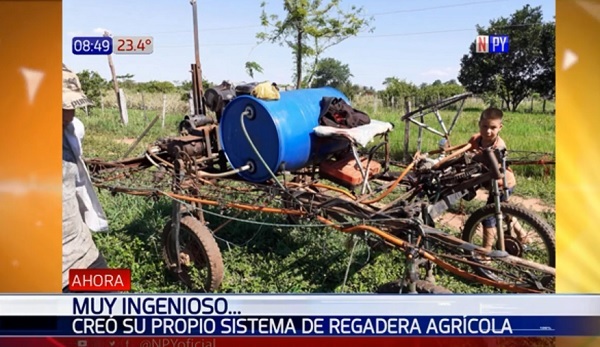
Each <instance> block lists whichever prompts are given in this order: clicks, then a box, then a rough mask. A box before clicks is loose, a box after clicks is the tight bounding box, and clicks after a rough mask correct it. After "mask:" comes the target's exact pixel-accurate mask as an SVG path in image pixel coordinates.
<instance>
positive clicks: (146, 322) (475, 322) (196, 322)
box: [0, 316, 600, 337]
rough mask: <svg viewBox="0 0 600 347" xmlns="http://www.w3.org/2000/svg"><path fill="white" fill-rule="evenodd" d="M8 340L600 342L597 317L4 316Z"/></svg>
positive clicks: (1, 329)
mask: <svg viewBox="0 0 600 347" xmlns="http://www.w3.org/2000/svg"><path fill="white" fill-rule="evenodd" d="M0 335H4V336H8V335H11V336H98V335H104V336H106V335H110V336H134V335H144V336H176V335H177V336H181V335H184V336H251V335H252V336H531V337H533V336H598V335H600V317H597V316H561V317H556V316H470V317H469V316H443V317H442V316H402V317H392V316H285V317H281V316H272V317H264V316H254V317H245V316H210V317H206V316H202V317H190V316H187V317H182V316H142V317H140V316H131V317H129V316H114V317H99V316H79V317H76V316H75V317H73V316H69V317H67V316H61V317H57V316H38V317H31V316H29V317H27V316H3V317H0Z"/></svg>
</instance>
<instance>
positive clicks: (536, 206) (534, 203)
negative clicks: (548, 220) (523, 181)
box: [476, 190, 556, 212]
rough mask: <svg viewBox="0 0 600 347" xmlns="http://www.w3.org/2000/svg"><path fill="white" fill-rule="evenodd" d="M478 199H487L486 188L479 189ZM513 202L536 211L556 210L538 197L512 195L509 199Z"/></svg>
mask: <svg viewBox="0 0 600 347" xmlns="http://www.w3.org/2000/svg"><path fill="white" fill-rule="evenodd" d="M476 199H477V200H481V201H487V199H488V192H487V191H485V190H479V191H477V197H476ZM508 200H509V201H510V202H511V203H512V204H515V205H521V206H523V207H525V208H526V209H528V210H532V211H535V212H556V210H555V208H554V206H550V205H548V204H546V203H545V202H543V201H542V200H540V199H537V198H524V197H521V196H518V195H512V196H511V197H510V198H509V199H508Z"/></svg>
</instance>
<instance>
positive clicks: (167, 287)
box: [78, 106, 555, 293]
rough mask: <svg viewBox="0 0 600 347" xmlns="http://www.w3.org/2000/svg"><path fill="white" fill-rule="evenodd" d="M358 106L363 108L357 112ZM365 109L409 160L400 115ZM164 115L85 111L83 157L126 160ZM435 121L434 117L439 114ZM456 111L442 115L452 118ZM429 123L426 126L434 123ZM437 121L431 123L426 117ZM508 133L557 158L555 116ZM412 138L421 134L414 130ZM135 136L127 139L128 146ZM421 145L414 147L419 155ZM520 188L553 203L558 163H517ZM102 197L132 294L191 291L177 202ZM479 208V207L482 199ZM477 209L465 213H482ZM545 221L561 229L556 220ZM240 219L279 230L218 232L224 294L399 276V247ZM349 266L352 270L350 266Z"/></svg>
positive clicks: (469, 117) (102, 244) (157, 132)
mask: <svg viewBox="0 0 600 347" xmlns="http://www.w3.org/2000/svg"><path fill="white" fill-rule="evenodd" d="M355 107H356V106H355ZM363 110H364V111H366V112H367V113H369V115H370V116H371V117H373V118H375V119H381V120H387V121H391V122H393V123H395V124H396V129H395V131H394V133H393V135H392V137H391V140H392V143H393V146H392V154H393V155H394V156H395V157H396V158H399V156H400V155H401V154H402V143H403V134H404V126H403V125H402V124H400V122H399V117H400V114H399V113H397V112H392V111H390V110H386V109H383V108H381V107H380V108H379V109H378V110H377V111H374V110H373V109H370V108H369V107H365V108H363ZM480 112H481V110H480V109H473V108H468V109H466V110H465V111H464V112H463V114H462V116H461V118H460V119H459V120H458V123H457V124H456V127H455V130H454V132H453V135H452V143H453V144H457V143H462V142H464V141H466V140H467V139H468V138H469V137H470V136H471V135H472V134H473V133H475V132H476V131H477V118H478V116H479V113H480ZM156 114H158V113H157V112H149V111H146V118H147V119H144V117H143V116H142V115H141V113H140V112H139V111H136V110H129V125H128V126H126V127H125V126H123V125H121V123H120V121H119V117H118V113H117V112H116V111H115V110H109V109H105V110H104V112H103V114H102V113H101V112H100V110H99V109H93V110H91V112H90V115H89V116H86V115H85V114H78V117H80V118H81V119H82V121H83V122H84V123H85V125H86V137H85V140H84V144H83V146H84V153H85V155H86V157H87V158H101V159H105V160H114V159H118V158H120V157H121V156H123V155H124V153H125V152H126V151H127V149H128V147H129V143H131V139H135V138H137V136H139V134H140V133H141V132H142V131H143V129H144V128H145V127H146V125H147V124H148V123H149V121H150V119H152V118H153V117H154V116H155V115H156ZM432 116H433V115H429V116H428V117H432ZM452 116H453V112H446V113H443V117H444V119H445V120H446V121H447V123H446V124H449V122H448V120H449V119H450V118H451V117H452ZM181 119H182V115H181V114H167V117H166V119H165V127H164V128H161V125H160V121H159V122H158V123H157V124H156V125H155V126H154V127H153V128H152V129H151V131H150V132H149V134H148V135H147V136H145V137H144V140H143V141H142V143H140V145H138V146H137V147H136V149H135V150H134V151H133V152H132V154H131V156H135V155H138V154H140V153H142V151H143V150H144V148H145V146H146V145H147V144H148V143H151V142H153V141H154V140H156V139H157V138H160V137H164V136H174V135H176V130H177V125H178V123H179V121H180V120H181ZM426 121H427V120H426ZM427 123H428V124H433V123H432V119H430V120H428V121H427ZM504 123H505V126H504V129H503V130H502V133H501V136H502V137H503V138H504V139H505V140H506V142H507V144H508V147H509V149H510V150H520V151H535V152H552V153H553V152H554V143H555V138H554V130H555V128H554V117H553V116H550V115H547V114H535V113H507V115H506V117H505V122H504ZM412 128H413V129H412V133H411V138H413V139H415V138H416V129H414V128H415V127H414V126H413V127H412ZM127 139H129V141H124V140H127ZM415 146H416V142H415V141H411V147H412V149H413V150H414V148H415ZM436 146H437V138H435V137H434V136H432V135H431V136H427V135H425V138H424V142H423V148H424V149H434V148H436ZM514 171H515V173H516V175H517V180H518V187H517V190H516V192H515V194H516V195H520V196H524V197H533V198H539V199H541V200H542V201H543V202H544V203H546V204H547V205H548V206H554V199H555V190H554V169H553V167H550V168H548V169H546V170H545V169H543V168H540V167H515V168H514ZM99 196H100V199H101V202H102V204H103V206H104V209H105V211H106V213H107V215H108V218H109V221H110V227H111V230H110V232H108V233H97V234H95V235H94V238H95V240H96V242H97V244H98V247H99V248H100V249H101V251H102V252H103V253H104V255H105V256H106V258H107V260H108V262H109V265H110V266H111V267H124V268H130V269H131V270H132V283H133V285H132V287H133V288H132V291H134V292H144V293H159V292H186V291H188V289H187V288H186V287H185V286H183V285H182V284H181V283H179V282H177V281H176V280H174V279H173V278H172V277H171V275H170V274H169V273H168V272H166V270H165V267H164V263H163V261H162V258H161V243H160V231H161V230H162V229H163V227H164V225H165V224H166V223H167V221H168V219H169V216H170V210H171V203H170V201H169V200H167V199H147V198H142V197H134V196H129V195H122V194H118V195H114V196H113V195H111V194H110V193H108V192H107V191H100V192H99ZM474 204H478V203H474ZM481 204H482V203H481ZM475 207H476V206H473V203H471V205H470V206H469V207H468V208H467V212H468V211H469V210H471V209H472V208H475ZM544 216H545V217H546V218H547V219H548V221H549V222H550V223H551V224H554V214H553V213H545V214H544ZM238 218H247V219H248V220H258V221H261V222H269V223H275V224H279V226H278V227H264V226H262V227H261V226H258V225H253V224H246V223H239V222H233V223H231V224H229V225H228V226H227V227H226V228H225V229H223V230H222V231H220V232H219V233H218V242H219V246H220V248H221V251H222V254H223V260H224V264H225V278H224V281H223V284H222V286H221V289H220V291H222V292H231V293H277V292H296V293H307V292H311V293H315V292H361V293H368V292H373V291H374V290H375V289H376V288H377V286H379V285H381V284H383V283H385V282H389V281H392V280H396V279H398V278H399V277H400V276H401V274H402V272H403V263H404V256H403V255H401V254H399V253H398V252H395V251H392V252H388V253H384V254H375V253H373V252H371V251H369V249H368V248H367V247H366V246H365V245H363V244H361V243H359V244H358V246H357V250H356V251H355V252H354V256H353V258H352V259H351V260H350V259H349V255H350V253H349V252H348V249H347V244H348V242H347V237H346V236H344V235H341V233H338V232H335V231H334V230H331V229H323V228H299V227H293V226H289V225H286V221H285V219H284V217H281V216H277V215H274V216H262V215H256V214H246V215H242V216H239V217H238ZM207 220H208V221H209V222H211V224H210V225H219V224H220V223H221V222H222V220H220V218H218V217H215V216H212V215H208V216H207ZM349 264H350V265H349ZM436 277H437V280H438V284H440V285H442V286H445V287H447V288H449V289H450V290H452V291H454V292H460V293H475V292H493V289H491V288H489V287H485V286H481V285H474V284H471V283H468V282H465V281H463V280H461V279H458V278H455V277H453V276H449V275H447V274H445V273H443V272H438V273H437V274H436Z"/></svg>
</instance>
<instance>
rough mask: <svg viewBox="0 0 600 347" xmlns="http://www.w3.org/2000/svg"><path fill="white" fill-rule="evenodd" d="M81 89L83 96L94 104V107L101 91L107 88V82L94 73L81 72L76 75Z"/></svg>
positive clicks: (98, 100) (97, 102)
mask: <svg viewBox="0 0 600 347" xmlns="http://www.w3.org/2000/svg"><path fill="white" fill-rule="evenodd" d="M77 77H79V82H80V83H81V89H83V92H84V93H85V95H86V96H87V97H88V98H89V99H90V100H92V101H93V102H94V105H99V104H100V102H101V100H100V98H101V97H102V94H103V91H104V90H105V89H106V88H107V87H108V82H107V81H106V80H105V79H104V78H102V76H100V74H99V73H97V72H96V71H90V70H83V71H81V72H79V73H77Z"/></svg>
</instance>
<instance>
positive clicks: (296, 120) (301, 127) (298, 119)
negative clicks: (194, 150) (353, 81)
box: [219, 87, 349, 182]
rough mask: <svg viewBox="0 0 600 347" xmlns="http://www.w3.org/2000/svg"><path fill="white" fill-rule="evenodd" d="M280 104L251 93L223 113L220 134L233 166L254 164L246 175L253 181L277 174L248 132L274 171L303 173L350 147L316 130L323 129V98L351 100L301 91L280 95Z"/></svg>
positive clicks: (325, 91) (328, 91)
mask: <svg viewBox="0 0 600 347" xmlns="http://www.w3.org/2000/svg"><path fill="white" fill-rule="evenodd" d="M280 95H281V98H280V99H279V100H261V99H258V98H255V97H253V96H249V95H243V96H239V97H237V98H235V99H233V100H232V101H231V102H230V103H229V104H228V105H227V106H226V108H225V110H223V115H222V116H221V120H220V123H219V136H220V141H221V145H222V147H223V151H224V153H225V156H226V157H227V160H228V161H229V164H231V166H233V167H234V168H240V167H242V166H244V165H247V164H250V165H251V167H252V168H253V169H252V170H251V171H244V172H241V173H240V176H242V178H244V179H245V180H247V181H251V182H264V181H266V180H268V179H270V178H271V175H270V174H269V172H268V171H267V169H266V168H265V166H264V165H263V163H262V162H261V161H260V159H259V157H258V156H257V155H256V153H255V151H254V150H253V149H252V147H251V146H250V144H249V142H248V140H247V138H246V136H245V134H244V132H243V129H242V125H241V121H242V114H243V113H244V112H247V114H248V116H244V117H243V120H244V125H245V127H246V131H247V132H248V135H249V137H250V139H251V140H252V142H253V143H254V146H255V147H256V149H257V150H258V152H259V153H260V155H261V157H262V158H263V159H264V161H265V162H266V164H267V165H268V167H269V169H270V170H271V171H272V172H273V173H277V172H278V171H279V170H280V169H285V170H288V171H293V170H298V169H301V168H303V167H305V166H307V164H309V163H310V162H311V161H312V160H315V158H317V157H319V156H322V155H324V154H328V153H334V152H335V151H339V150H340V149H342V148H345V147H346V146H347V145H348V143H347V142H345V141H337V140H336V141H331V140H329V141H323V140H322V139H319V138H317V136H316V135H315V134H314V131H313V129H314V128H315V127H316V126H317V125H318V122H319V115H320V113H321V104H320V103H321V99H323V97H336V98H342V99H344V101H346V102H348V103H349V101H348V98H346V96H345V95H344V94H343V93H342V92H340V91H339V90H337V89H335V88H331V87H322V88H313V89H298V90H291V91H285V92H281V93H280Z"/></svg>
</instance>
